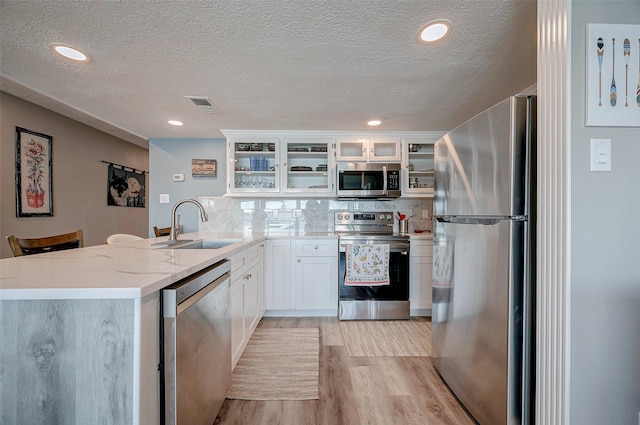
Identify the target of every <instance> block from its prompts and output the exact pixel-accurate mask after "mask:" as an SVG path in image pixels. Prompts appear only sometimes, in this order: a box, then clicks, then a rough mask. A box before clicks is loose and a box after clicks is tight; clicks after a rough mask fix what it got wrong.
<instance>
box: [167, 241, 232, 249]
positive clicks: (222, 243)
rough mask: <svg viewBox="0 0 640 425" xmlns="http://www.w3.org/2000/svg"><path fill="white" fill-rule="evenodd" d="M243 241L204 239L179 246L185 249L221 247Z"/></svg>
mask: <svg viewBox="0 0 640 425" xmlns="http://www.w3.org/2000/svg"><path fill="white" fill-rule="evenodd" d="M238 242H242V239H203V240H199V241H193V243H188V244H185V245H182V246H179V247H177V248H183V249H219V248H224V247H225V246H229V245H233V244H234V243H238Z"/></svg>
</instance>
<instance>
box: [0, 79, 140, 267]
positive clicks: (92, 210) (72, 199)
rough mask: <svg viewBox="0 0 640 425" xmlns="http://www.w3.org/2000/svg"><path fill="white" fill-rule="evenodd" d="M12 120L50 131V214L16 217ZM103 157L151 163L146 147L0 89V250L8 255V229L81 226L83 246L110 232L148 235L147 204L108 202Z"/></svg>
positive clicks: (26, 233) (35, 233) (54, 230)
mask: <svg viewBox="0 0 640 425" xmlns="http://www.w3.org/2000/svg"><path fill="white" fill-rule="evenodd" d="M16 126H18V127H23V128H27V129H29V130H33V131H36V132H38V133H44V134H47V135H49V136H52V137H53V145H52V146H53V153H52V158H53V179H52V181H53V208H54V216H53V217H34V218H26V217H21V218H17V217H16V203H15V127H16ZM101 160H105V161H111V162H114V163H118V164H123V165H127V166H130V167H133V168H137V169H139V170H148V167H149V155H148V151H147V150H146V149H143V148H141V147H139V146H136V145H133V144H131V143H129V142H126V141H124V140H121V139H118V138H116V137H113V136H110V135H108V134H106V133H103V132H101V131H98V130H96V129H94V128H92V127H89V126H86V125H84V124H81V123H79V122H77V121H74V120H71V119H69V118H65V117H63V116H62V115H59V114H56V113H54V112H51V111H49V110H47V109H44V108H41V107H39V106H37V105H34V104H32V103H29V102H25V101H23V100H21V99H18V98H16V97H14V96H11V95H9V94H7V93H4V92H0V181H1V183H0V185H1V186H0V187H1V189H2V190H1V192H0V236H1V240H0V247H1V249H0V256H1V257H2V258H6V257H11V256H12V253H11V250H10V249H9V244H8V243H7V242H6V240H5V239H4V237H5V236H6V235H9V234H15V235H17V236H19V237H39V236H50V235H55V234H59V233H66V232H71V231H74V230H76V229H83V231H84V243H85V246H89V245H98V244H102V243H105V240H106V238H107V236H109V235H110V234H113V233H131V234H134V235H139V236H146V235H147V232H148V209H147V208H125V207H114V206H112V207H109V206H107V192H106V190H107V164H104V163H102V162H100V161H101ZM148 186H149V182H148V179H147V187H148Z"/></svg>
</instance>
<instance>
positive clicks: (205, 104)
mask: <svg viewBox="0 0 640 425" xmlns="http://www.w3.org/2000/svg"><path fill="white" fill-rule="evenodd" d="M185 97H186V98H187V99H189V100H190V101H192V102H193V104H194V105H196V106H197V107H198V108H199V109H202V110H203V111H205V112H207V113H209V114H216V115H222V112H220V109H218V107H217V106H216V105H214V104H213V103H211V101H210V100H209V98H208V97H206V96H185Z"/></svg>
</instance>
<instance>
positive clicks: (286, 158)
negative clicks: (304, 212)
mask: <svg viewBox="0 0 640 425" xmlns="http://www.w3.org/2000/svg"><path fill="white" fill-rule="evenodd" d="M222 133H223V134H224V135H225V137H226V138H227V195H229V196H234V197H254V198H255V197H307V196H309V197H314V198H321V197H325V198H333V197H335V196H336V187H335V186H336V182H335V178H336V161H346V162H383V163H384V162H389V163H401V164H402V166H403V172H402V177H401V180H402V196H407V197H429V196H433V176H434V173H433V167H434V166H433V161H434V158H433V143H434V142H435V141H436V140H438V139H439V138H440V137H441V136H442V135H443V133H442V132H435V131H405V132H400V131H388V132H375V133H373V132H355V131H293V130H282V131H280V130H264V131H262V130H222Z"/></svg>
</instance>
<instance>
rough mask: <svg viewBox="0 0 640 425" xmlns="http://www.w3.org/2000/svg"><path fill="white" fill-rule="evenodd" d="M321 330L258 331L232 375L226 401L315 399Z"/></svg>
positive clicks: (275, 329) (278, 329) (269, 329)
mask: <svg viewBox="0 0 640 425" xmlns="http://www.w3.org/2000/svg"><path fill="white" fill-rule="evenodd" d="M319 353H320V330H319V329H318V328H258V329H256V330H255V332H254V333H253V335H252V336H251V339H250V340H249V342H248V343H247V347H246V348H245V350H244V352H243V353H242V356H241V357H240V360H239V361H238V364H237V365H236V368H235V369H234V370H233V374H232V375H231V388H230V389H229V392H228V394H227V398H236V399H242V400H316V399H318V379H319V355H320V354H319Z"/></svg>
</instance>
